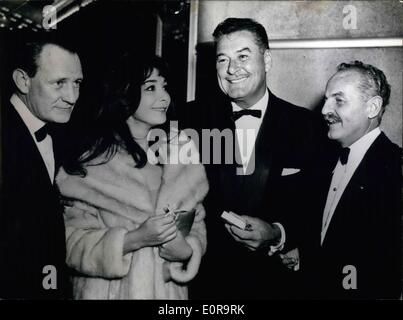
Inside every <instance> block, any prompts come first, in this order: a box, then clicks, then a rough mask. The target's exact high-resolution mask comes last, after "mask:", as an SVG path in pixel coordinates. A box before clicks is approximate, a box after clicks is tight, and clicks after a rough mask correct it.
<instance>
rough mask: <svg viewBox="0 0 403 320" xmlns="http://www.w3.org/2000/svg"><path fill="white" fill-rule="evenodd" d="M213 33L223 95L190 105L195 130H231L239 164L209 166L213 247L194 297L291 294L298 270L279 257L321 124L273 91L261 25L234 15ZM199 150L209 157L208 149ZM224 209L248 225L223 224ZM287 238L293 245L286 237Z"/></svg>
mask: <svg viewBox="0 0 403 320" xmlns="http://www.w3.org/2000/svg"><path fill="white" fill-rule="evenodd" d="M213 37H214V41H215V49H216V71H217V79H218V84H219V87H220V89H221V91H222V93H223V95H222V94H221V95H220V96H215V95H214V96H213V95H212V97H203V98H202V99H201V100H199V101H196V102H193V103H191V104H190V105H187V106H186V110H188V111H189V115H188V117H189V118H190V121H191V124H190V127H193V128H197V129H199V130H200V129H206V128H207V129H218V130H220V131H224V130H231V131H230V132H232V133H233V137H234V139H233V140H234V141H235V143H234V145H235V148H234V149H235V150H236V151H235V154H236V156H235V157H234V158H235V159H236V160H238V161H237V162H232V163H227V162H225V161H224V160H221V162H220V164H212V163H213V162H212V161H211V162H210V165H207V173H208V177H209V183H210V192H209V195H208V198H207V200H206V207H207V209H206V212H207V216H206V224H207V239H208V241H207V242H208V249H207V253H206V256H205V258H204V261H203V262H202V266H201V268H200V273H199V276H198V278H197V279H196V281H195V282H194V283H193V286H192V287H191V291H190V296H191V298H205V299H210V298H214V299H220V298H221V299H223V298H225V299H242V298H243V299H270V298H285V297H291V296H293V295H294V294H295V292H294V291H293V290H292V289H291V288H293V286H292V284H293V283H294V282H295V279H294V276H295V275H294V274H292V273H291V272H288V270H286V269H285V268H282V267H283V266H282V265H281V260H280V259H278V255H277V254H275V255H273V254H274V252H276V251H278V250H280V249H281V248H282V246H283V243H284V242H285V240H286V239H285V237H286V233H287V235H288V234H290V235H293V234H295V233H294V232H291V230H293V226H294V225H295V224H298V223H296V222H297V221H298V216H299V215H298V214H297V211H298V208H297V206H298V204H299V202H300V200H299V199H300V197H302V194H303V190H304V187H303V186H304V183H303V182H302V181H301V179H300V177H301V171H302V170H304V169H305V168H306V167H307V166H309V164H310V163H311V159H312V157H313V148H314V147H315V146H316V142H315V139H316V138H317V137H318V135H317V134H316V128H317V124H316V122H315V120H314V117H313V114H312V113H311V112H310V111H309V110H307V109H304V108H301V107H298V106H295V105H292V104H291V103H288V102H286V101H284V100H282V99H280V98H278V97H276V96H275V95H274V94H273V93H272V92H271V91H270V90H269V89H268V87H267V81H266V77H267V74H268V72H269V70H270V67H271V62H272V59H271V53H270V50H269V43H268V38H267V34H266V31H265V29H264V27H263V26H262V25H261V24H259V23H257V22H256V21H254V20H252V19H246V18H228V19H226V20H225V21H223V22H222V23H220V24H219V25H218V26H217V28H216V29H215V31H214V33H213ZM186 110H185V111H186ZM246 130H252V132H253V137H252V138H251V139H250V140H246V142H245V139H246V137H247V134H246ZM205 142H206V141H201V143H202V144H203V143H205ZM201 149H202V150H201V153H202V159H204V158H203V152H204V151H205V150H204V146H203V147H201ZM217 149H218V150H223V151H226V150H227V149H225V150H224V148H222V149H221V148H219V147H218V148H215V149H214V147H213V150H212V154H214V153H215V152H217ZM209 151H210V149H209ZM237 152H238V154H237ZM222 155H225V156H228V152H227V154H226V153H225V152H222ZM221 159H223V158H221ZM223 211H232V212H234V213H236V214H238V215H240V216H241V218H242V219H243V220H244V221H245V223H246V224H247V225H248V228H247V229H246V230H242V229H241V228H239V227H237V226H235V225H232V224H230V223H225V221H223V220H222V219H221V218H220V217H221V214H222V213H223ZM270 222H275V223H270ZM286 241H287V244H291V243H292V242H293V240H292V238H291V237H288V236H287V240H286Z"/></svg>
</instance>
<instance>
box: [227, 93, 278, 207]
mask: <svg viewBox="0 0 403 320" xmlns="http://www.w3.org/2000/svg"><path fill="white" fill-rule="evenodd" d="M226 106H227V108H226V119H225V120H223V121H224V122H225V123H226V128H230V129H231V130H232V132H233V135H234V142H235V137H236V134H235V123H234V121H232V120H231V119H230V117H231V115H232V112H231V110H232V108H231V105H230V103H229V102H228V103H227V105H226ZM229 110H230V111H229ZM277 110H278V108H277V107H276V105H275V97H274V96H273V95H272V94H271V93H270V92H269V102H268V106H267V109H266V113H265V114H264V118H263V120H262V124H261V126H260V129H259V132H258V133H257V137H256V142H255V146H254V150H253V153H252V156H251V159H250V161H249V165H248V170H251V174H250V175H243V174H242V173H243V171H242V165H241V164H239V165H238V164H237V163H236V161H234V163H233V164H232V165H223V166H222V169H221V170H220V182H221V186H222V192H223V194H224V195H225V197H226V198H227V199H228V201H226V202H225V203H231V205H232V206H233V210H237V211H240V212H239V213H241V212H244V213H246V214H252V213H253V212H256V211H257V210H258V208H259V207H260V206H261V202H262V200H263V198H264V196H263V195H264V192H265V191H266V186H267V180H268V179H269V175H270V171H271V167H272V152H271V150H272V146H273V139H274V137H275V136H276V135H275V132H276V127H277V125H276V119H277V118H278V112H277ZM236 152H239V148H238V146H237V145H236V142H235V143H234V160H236V159H240V156H239V155H237V154H236ZM253 166H254V169H253V170H252V168H253ZM237 169H238V171H240V172H238V174H237ZM248 170H247V172H248ZM239 173H241V174H239ZM251 190H253V192H251Z"/></svg>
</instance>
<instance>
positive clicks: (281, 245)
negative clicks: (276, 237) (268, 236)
mask: <svg viewBox="0 0 403 320" xmlns="http://www.w3.org/2000/svg"><path fill="white" fill-rule="evenodd" d="M273 224H275V225H276V226H278V227H279V229H280V233H281V238H280V241H279V243H278V244H276V245H274V246H270V249H269V252H268V254H269V256H272V255H273V254H275V253H276V252H277V251H281V250H283V248H284V244H285V230H284V227H283V225H282V224H281V223H278V222H274V223H273Z"/></svg>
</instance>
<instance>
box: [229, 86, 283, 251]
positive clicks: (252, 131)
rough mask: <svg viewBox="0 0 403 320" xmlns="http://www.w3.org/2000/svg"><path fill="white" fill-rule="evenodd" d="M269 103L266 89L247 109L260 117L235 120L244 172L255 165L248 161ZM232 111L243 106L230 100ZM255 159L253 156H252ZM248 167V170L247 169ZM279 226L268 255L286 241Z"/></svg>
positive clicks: (251, 170) (251, 169) (239, 109)
mask: <svg viewBox="0 0 403 320" xmlns="http://www.w3.org/2000/svg"><path fill="white" fill-rule="evenodd" d="M268 103H269V91H268V90H267V88H266V91H265V93H264V95H263V97H262V98H261V99H260V100H259V101H258V102H256V103H255V104H254V105H253V106H251V107H249V108H248V110H260V111H262V116H261V117H260V118H256V117H253V116H251V115H245V116H242V117H240V118H239V119H237V120H236V121H235V132H236V138H237V143H238V147H239V153H240V156H241V160H242V169H243V173H244V174H252V173H253V170H254V168H255V166H254V165H253V166H249V161H250V160H251V158H252V152H254V149H255V143H256V138H257V135H258V133H259V130H260V126H261V125H262V121H263V118H264V115H265V113H266V110H267V104H268ZM231 104H232V111H241V110H243V108H241V107H239V106H238V105H237V104H236V103H235V102H231ZM253 161H255V157H253ZM247 169H249V170H247ZM273 224H275V225H277V226H278V227H279V228H280V232H281V239H280V242H279V243H278V244H277V245H274V246H270V249H269V255H273V254H274V253H275V252H276V251H279V250H282V248H283V247H284V243H285V241H286V236H285V230H284V227H283V226H282V225H281V223H278V222H275V223H273Z"/></svg>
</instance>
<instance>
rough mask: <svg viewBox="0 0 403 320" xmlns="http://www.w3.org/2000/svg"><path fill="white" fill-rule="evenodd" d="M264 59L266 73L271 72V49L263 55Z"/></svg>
mask: <svg viewBox="0 0 403 320" xmlns="http://www.w3.org/2000/svg"><path fill="white" fill-rule="evenodd" d="M263 59H264V65H265V68H264V69H265V71H266V73H267V72H269V70H270V69H271V60H272V59H271V52H270V50H269V49H266V50H265V51H264V53H263Z"/></svg>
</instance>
